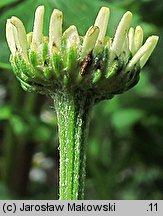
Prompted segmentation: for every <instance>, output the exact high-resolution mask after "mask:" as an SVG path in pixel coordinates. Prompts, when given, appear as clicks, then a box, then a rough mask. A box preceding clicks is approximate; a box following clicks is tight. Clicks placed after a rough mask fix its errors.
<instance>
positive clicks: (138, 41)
mask: <svg viewBox="0 0 163 216" xmlns="http://www.w3.org/2000/svg"><path fill="white" fill-rule="evenodd" d="M142 43H143V29H142V28H141V27H140V26H137V27H136V29H135V35H134V41H133V55H134V54H135V53H136V52H137V51H138V50H139V49H140V47H141V46H142Z"/></svg>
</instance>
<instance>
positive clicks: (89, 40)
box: [81, 26, 99, 59]
mask: <svg viewBox="0 0 163 216" xmlns="http://www.w3.org/2000/svg"><path fill="white" fill-rule="evenodd" d="M98 34H99V28H98V27H97V26H91V27H90V28H89V29H88V31H87V33H86V35H85V37H84V40H83V45H82V54H81V57H82V59H84V58H85V57H86V56H87V55H88V54H89V53H90V52H91V51H92V50H93V48H94V46H95V44H96V41H97V38H98Z"/></svg>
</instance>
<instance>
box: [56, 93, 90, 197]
mask: <svg viewBox="0 0 163 216" xmlns="http://www.w3.org/2000/svg"><path fill="white" fill-rule="evenodd" d="M53 99H54V106H55V109H56V113H57V119H58V128H59V141H60V147H59V149H60V183H59V190H60V191H59V195H60V199H61V200H78V199H83V197H84V182H85V165H86V141H87V134H88V126H89V114H90V110H91V107H92V104H93V102H94V101H93V99H92V97H91V96H90V95H84V94H82V93H80V92H79V93H77V92H75V94H73V93H71V92H64V93H61V92H58V93H56V94H55V95H54V96H53Z"/></svg>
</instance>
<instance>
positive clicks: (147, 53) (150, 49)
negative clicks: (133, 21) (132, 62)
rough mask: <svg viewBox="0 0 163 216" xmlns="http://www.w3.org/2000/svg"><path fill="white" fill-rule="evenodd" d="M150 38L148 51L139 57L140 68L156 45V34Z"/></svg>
mask: <svg viewBox="0 0 163 216" xmlns="http://www.w3.org/2000/svg"><path fill="white" fill-rule="evenodd" d="M150 38H151V39H150V40H151V46H150V48H149V49H148V51H147V52H146V53H145V54H144V55H143V56H142V57H141V59H140V67H141V68H142V67H143V66H144V65H145V63H146V62H147V60H148V59H149V57H150V55H151V54H152V52H153V50H154V48H155V47H156V45H157V42H158V39H159V37H158V36H151V37H150Z"/></svg>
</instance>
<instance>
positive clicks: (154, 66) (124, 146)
mask: <svg viewBox="0 0 163 216" xmlns="http://www.w3.org/2000/svg"><path fill="white" fill-rule="evenodd" d="M40 4H43V5H45V7H46V15H45V20H46V21H45V28H44V31H45V32H44V33H45V34H47V31H48V25H49V17H50V13H51V12H52V10H53V9H54V8H58V9H60V10H62V11H63V13H64V26H63V28H64V30H65V28H67V27H68V26H69V25H71V24H75V25H76V26H77V27H78V30H79V32H80V34H81V35H84V34H85V32H86V30H87V28H88V27H89V26H90V25H92V23H93V22H94V19H95V17H96V15H97V12H98V10H99V8H100V7H101V6H108V7H110V9H111V18H110V22H109V28H108V34H110V35H111V36H113V34H114V32H115V29H116V26H117V24H118V22H119V20H120V18H121V16H122V14H123V13H124V12H125V11H126V10H130V11H132V12H133V14H134V20H133V26H136V25H138V24H140V25H141V26H142V27H143V29H144V34H145V38H147V37H148V36H149V35H152V34H156V35H159V36H160V39H159V44H158V45H157V48H156V50H155V51H154V53H153V54H152V56H151V58H150V60H149V61H148V64H147V65H146V66H145V67H144V69H143V70H142V73H141V79H140V82H139V84H138V85H137V86H136V87H135V88H134V89H132V90H130V91H129V92H127V93H124V94H123V95H119V96H116V97H114V98H113V99H112V100H111V101H104V102H101V103H100V104H98V105H97V106H96V107H95V108H94V110H93V113H92V121H91V125H90V133H89V143H88V151H87V179H86V195H85V198H86V199H163V39H162V36H163V1H162V0H137V1H134V0H124V1H120V0H103V1H101V0H93V1H92V0H47V1H41V0H35V1H33V0H28V1H27V0H24V1H23V0H21V1H20V0H1V1H0V199H58V157H59V155H58V136H57V125H56V116H55V113H54V108H53V102H52V100H51V99H50V98H46V97H45V96H41V95H37V94H33V93H26V92H24V91H23V90H22V89H21V88H20V84H19V82H18V81H17V80H16V79H15V77H14V75H13V73H12V70H11V68H10V64H9V49H8V47H7V44H6V39H5V23H6V19H7V18H9V17H11V16H13V15H15V16H17V17H19V18H20V19H21V20H22V21H23V22H24V24H25V27H26V29H27V32H30V31H32V25H33V19H34V11H35V9H36V7H37V6H38V5H40Z"/></svg>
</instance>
